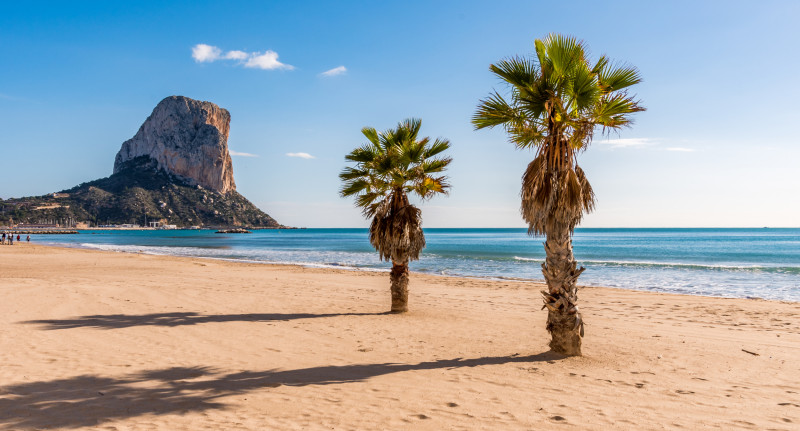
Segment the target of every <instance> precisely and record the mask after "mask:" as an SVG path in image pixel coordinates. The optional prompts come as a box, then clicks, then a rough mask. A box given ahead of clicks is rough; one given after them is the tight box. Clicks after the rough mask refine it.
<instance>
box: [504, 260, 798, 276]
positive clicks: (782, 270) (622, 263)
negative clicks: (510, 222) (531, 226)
mask: <svg viewBox="0 0 800 431" xmlns="http://www.w3.org/2000/svg"><path fill="white" fill-rule="evenodd" d="M514 260H517V261H523V262H537V263H541V262H544V259H535V258H529V257H521V256H514ZM578 264H579V265H584V266H587V267H618V268H626V267H629V268H654V269H657V268H664V269H685V270H693V269H694V270H701V271H730V272H769V273H777V274H800V267H797V266H766V265H724V264H701V263H685V262H653V261H628V260H580V261H578Z"/></svg>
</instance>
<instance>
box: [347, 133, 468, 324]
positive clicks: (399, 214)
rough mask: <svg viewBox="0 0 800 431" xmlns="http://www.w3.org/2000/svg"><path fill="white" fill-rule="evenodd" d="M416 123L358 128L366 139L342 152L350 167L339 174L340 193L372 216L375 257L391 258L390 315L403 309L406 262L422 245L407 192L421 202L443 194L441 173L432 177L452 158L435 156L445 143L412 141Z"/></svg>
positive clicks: (417, 215) (418, 219)
mask: <svg viewBox="0 0 800 431" xmlns="http://www.w3.org/2000/svg"><path fill="white" fill-rule="evenodd" d="M421 125H422V121H421V120H418V119H408V120H405V121H403V122H401V123H399V124H398V125H397V128H395V129H390V130H387V131H385V132H381V133H378V132H377V131H376V130H375V129H374V128H372V127H365V128H363V129H361V133H363V134H364V136H366V138H367V140H368V143H366V144H364V145H362V146H360V147H358V148H356V149H354V150H353V151H352V152H350V154H348V155H346V156H345V159H346V160H348V161H350V162H355V163H356V165H355V167H346V168H344V169H343V170H342V172H341V173H340V174H339V178H340V179H341V180H342V182H343V185H342V188H341V190H340V194H341V196H342V197H347V196H355V197H356V206H358V207H360V208H361V210H362V213H363V214H364V216H365V217H367V218H370V217H371V218H372V223H371V225H370V227H369V242H370V244H372V246H373V247H375V249H376V250H377V251H378V253H379V254H380V258H381V260H387V261H388V260H391V262H392V271H391V274H390V279H391V292H392V309H391V310H392V312H393V313H404V312H406V311H408V263H409V261H410V260H417V259H419V252H420V251H421V250H422V249H423V248H424V247H425V235H424V234H423V233H422V217H421V215H422V212H421V211H420V209H419V208H417V207H415V206H414V205H412V204H410V203H409V201H408V194H415V195H417V196H419V197H420V198H421V199H422V200H427V199H430V198H432V197H433V196H435V195H436V194H439V193H443V194H447V189H448V188H449V187H450V185H449V184H447V177H446V176H433V174H438V173H441V172H443V171H444V170H445V169H446V168H447V165H449V164H450V162H451V161H452V159H451V158H450V157H436V156H437V155H439V154H441V153H442V152H443V151H445V150H447V149H448V148H450V142H449V141H447V140H446V139H436V140H434V141H433V142H431V141H430V139H429V138H427V137H425V138H422V139H417V136H418V135H419V129H420V126H421Z"/></svg>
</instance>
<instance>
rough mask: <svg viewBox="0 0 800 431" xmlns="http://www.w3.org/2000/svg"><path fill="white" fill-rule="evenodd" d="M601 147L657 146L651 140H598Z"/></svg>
mask: <svg viewBox="0 0 800 431" xmlns="http://www.w3.org/2000/svg"><path fill="white" fill-rule="evenodd" d="M597 143H598V144H600V145H608V146H609V147H610V148H641V147H646V146H649V145H653V144H655V143H656V142H655V140H654V139H650V138H627V139H606V140H598V141H597Z"/></svg>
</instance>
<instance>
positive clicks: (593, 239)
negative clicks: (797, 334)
mask: <svg viewBox="0 0 800 431" xmlns="http://www.w3.org/2000/svg"><path fill="white" fill-rule="evenodd" d="M425 238H426V240H427V246H426V248H425V249H424V250H423V252H422V254H421V256H420V259H419V260H418V261H414V262H412V263H411V270H412V271H417V272H422V273H428V274H436V275H444V276H462V277H476V278H485V279H500V280H510V281H512V282H526V281H531V280H534V281H542V280H543V278H542V274H541V263H542V262H543V260H544V257H545V254H544V248H543V242H544V238H543V237H532V236H529V235H528V234H527V231H526V229H425ZM33 241H34V242H36V243H44V244H52V245H61V246H69V247H80V248H86V249H95V250H108V251H116V252H132V253H148V254H156V255H171V256H191V257H201V258H211V259H226V260H234V261H245V262H258V263H264V264H296V265H304V266H309V267H325V268H330V267H332V268H340V269H351V270H356V271H388V269H389V268H390V264H389V263H387V262H381V261H380V259H379V258H378V254H377V252H375V250H374V249H373V248H372V247H371V246H370V244H369V239H368V232H367V230H366V229H281V230H255V231H253V233H251V234H218V233H215V232H214V231H212V230H155V231H152V230H140V231H136V230H84V231H80V233H79V234H77V235H34V238H33ZM573 244H574V252H575V258H576V259H577V261H578V264H579V265H581V266H584V267H586V271H585V272H584V273H583V274H582V275H581V277H580V279H579V284H580V285H593V286H609V287H619V288H625V289H639V290H650V291H658V292H673V293H683V294H693V295H705V296H722V297H737V298H764V299H775V300H786V301H800V229H797V228H785V229H777V228H758V229H699V228H698V229H590V228H578V229H576V230H575V234H574V237H573Z"/></svg>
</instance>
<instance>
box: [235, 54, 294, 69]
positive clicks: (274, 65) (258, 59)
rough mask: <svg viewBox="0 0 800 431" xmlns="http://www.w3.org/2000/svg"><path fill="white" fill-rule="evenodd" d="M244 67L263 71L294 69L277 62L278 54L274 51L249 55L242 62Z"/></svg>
mask: <svg viewBox="0 0 800 431" xmlns="http://www.w3.org/2000/svg"><path fill="white" fill-rule="evenodd" d="M244 67H253V68H257V69H264V70H272V69H288V70H292V69H294V66H290V65H288V64H283V63H281V62H280V61H278V53H277V52H275V51H266V52H264V53H263V54H259V53H257V52H254V53H252V54H250V57H249V58H248V59H247V61H245V62H244Z"/></svg>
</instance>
